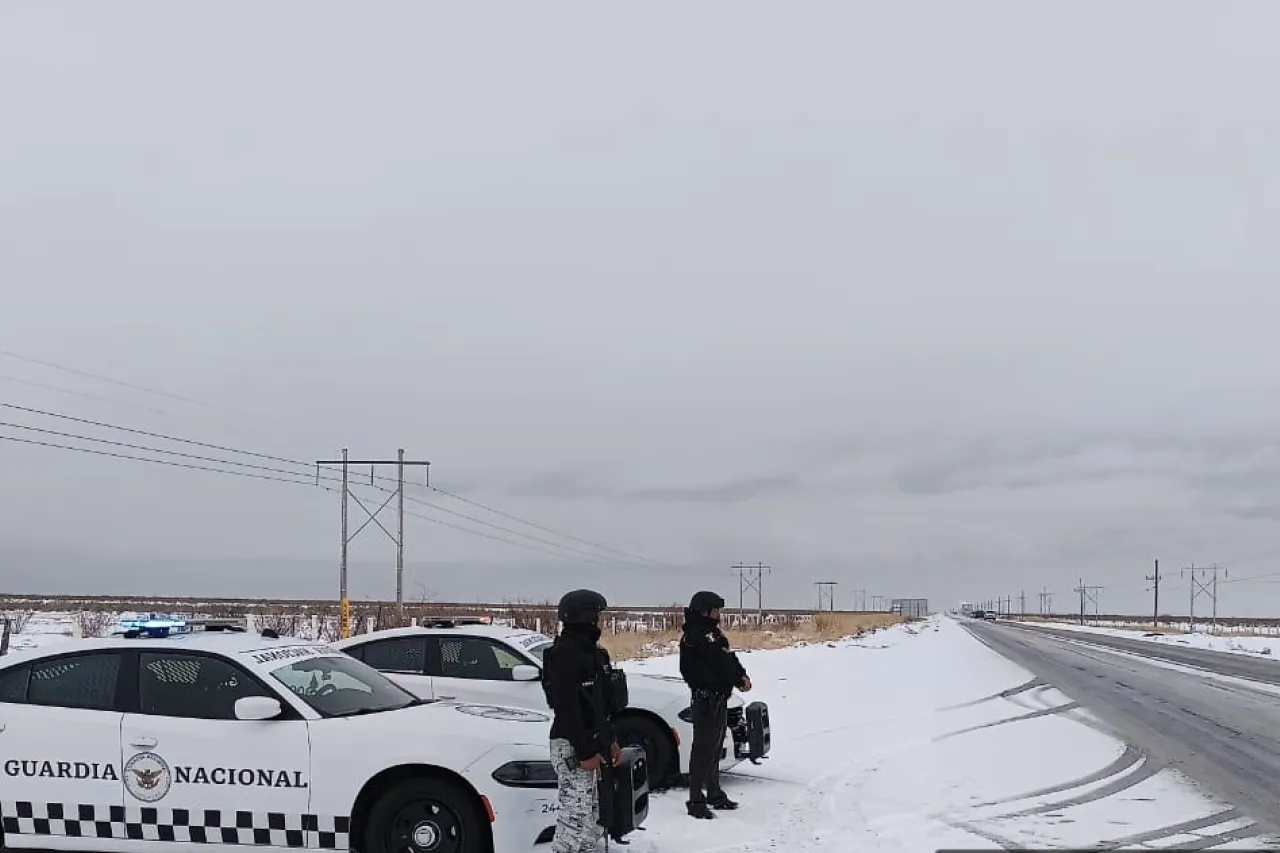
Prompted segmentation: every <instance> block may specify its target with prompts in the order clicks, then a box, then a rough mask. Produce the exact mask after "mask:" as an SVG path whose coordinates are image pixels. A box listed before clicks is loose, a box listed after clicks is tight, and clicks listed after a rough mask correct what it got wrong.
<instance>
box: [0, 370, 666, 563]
mask: <svg viewBox="0 0 1280 853" xmlns="http://www.w3.org/2000/svg"><path fill="white" fill-rule="evenodd" d="M0 354H3V353H0ZM0 407H2V408H7V409H11V410H14V411H19V412H24V413H27V414H33V415H39V416H42V417H50V418H57V419H60V420H65V421H69V422H72V423H79V424H84V425H88V426H95V427H99V428H102V429H112V430H117V431H120V432H126V433H130V434H133V435H141V436H145V437H148V438H155V439H159V440H162V441H171V442H175V443H179V444H186V445H189V446H193V447H203V448H207V449H211V450H217V451H219V452H222V453H231V454H236V455H241V456H248V457H252V458H255V459H263V460H266V461H271V462H279V463H282V464H285V465H295V466H298V467H300V468H308V469H312V468H313V467H322V468H325V470H326V471H331V470H332V469H331V468H328V467H326V465H325V464H317V463H308V462H304V461H302V460H298V459H290V458H288V457H283V456H275V455H272V454H268V453H259V452H256V451H252V450H244V449H242V448H236V447H230V446H227V445H223V444H214V443H211V442H205V441H197V440H194V439H189V438H183V437H181V436H175V435H171V434H168V433H162V432H154V431H151V430H144V429H136V428H134V427H127V426H123V425H121V424H113V423H108V422H105V421H98V420H93V419H90V418H81V417H76V416H74V415H67V414H63V413H60V412H50V411H47V410H44V409H37V408H33V407H30V406H20V405H17V404H15V403H4V402H0ZM0 426H12V427H16V428H18V429H27V430H33V431H38V432H49V433H53V434H58V435H62V436H63V437H68V438H77V439H80V440H84V441H93V442H99V443H104V444H110V445H115V446H121V447H125V448H129V449H136V450H147V451H149V452H153V453H162V454H167V455H174V456H180V457H185V458H192V459H197V460H203V461H214V462H218V463H220V464H225V465H235V466H239V467H246V468H255V469H259V470H264V471H268V472H272V473H282V474H289V475H300V474H301V472H294V471H289V470H287V469H281V468H274V467H270V466H255V465H250V464H249V463H245V462H236V461H233V460H226V459H214V458H212V457H206V456H199V455H196V454H185V453H180V452H178V451H172V450H164V449H161V448H154V447H146V446H143V445H133V444H127V443H124V442H115V441H111V440H109V439H101V438H93V437H90V436H82V435H77V434H74V433H57V432H56V431H52V430H44V429H42V428H39V427H31V426H26V425H23V424H5V423H0ZM27 443H32V442H27ZM72 449H74V448H72ZM335 473H336V472H335ZM315 479H316V480H317V482H318V481H319V480H321V479H325V478H322V477H321V476H320V474H319V472H318V471H317V472H316V474H315ZM370 479H371V480H374V481H377V480H384V481H387V482H393V483H394V482H396V481H395V479H394V478H391V477H374V476H371V477H370ZM329 481H330V482H340V479H339V478H337V477H334V478H332V479H330V480H329ZM428 488H431V490H432V491H436V492H439V493H441V494H443V495H446V496H447V497H451V498H453V499H455V500H459V501H462V502H464V503H468V504H471V505H474V506H477V507H479V508H481V509H484V510H486V511H488V512H492V513H494V514H497V515H502V516H504V517H507V518H511V519H512V520H514V521H517V522H518V523H521V524H525V525H527V526H530V527H535V528H538V529H541V530H545V531H547V532H550V533H553V534H554V535H557V536H561V537H563V538H567V539H572V540H574V541H578V542H583V543H584V544H588V545H591V546H592V547H595V548H597V549H601V550H608V551H611V552H613V553H617V554H621V555H627V552H625V551H621V550H620V549H616V548H610V547H609V546H606V545H601V544H600V543H595V542H591V541H590V540H586V539H581V538H580V537H576V536H572V535H571V534H567V533H564V532H562V531H557V530H555V529H554V528H550V527H547V526H545V525H539V524H537V523H534V522H530V521H528V520H527V519H522V518H520V517H519V516H516V515H513V514H511V513H505V512H502V511H500V510H496V509H494V508H493V507H488V506H485V505H484V504H481V503H480V502H479V501H474V500H470V499H468V498H464V497H462V496H461V495H456V494H454V493H452V492H449V491H446V490H444V489H439V488H436V487H428ZM405 499H406V500H409V501H413V502H414V503H418V504H421V505H423V506H426V507H429V508H431V509H435V510H437V511H439V512H444V513H448V514H450V515H454V516H457V517H459V518H464V519H467V520H468V521H472V522H474V523H476V524H481V525H484V526H486V527H490V528H492V529H495V530H500V531H503V532H506V533H510V534H512V535H514V536H520V537H523V538H527V539H530V540H532V541H535V542H540V543H543V544H546V545H550V546H552V547H554V548H560V549H564V550H566V551H569V552H573V553H579V554H589V553H590V552H586V551H583V550H582V549H579V548H573V547H571V546H568V545H564V544H562V543H559V542H554V541H551V540H548V539H543V538H541V537H538V536H533V535H532V534H528V533H523V532H521V531H518V530H511V529H510V528H507V527H503V526H501V525H497V524H493V523H492V522H487V521H484V520H483V519H478V518H475V517H474V516H471V515H467V514H466V513H460V512H457V511H456V510H450V509H447V508H445V507H441V506H439V505H438V504H433V503H431V502H429V501H424V500H422V499H420V498H415V497H413V496H409V495H406V496H405ZM460 529H463V530H466V529H467V528H460ZM627 556H630V557H631V559H632V561H635V560H640V561H643V562H647V563H651V564H654V565H659V566H667V567H670V568H681V567H679V566H676V565H675V564H671V563H664V562H661V561H658V560H653V559H651V558H647V557H641V556H636V555H627ZM602 564H604V563H602ZM606 565H607V564H606Z"/></svg>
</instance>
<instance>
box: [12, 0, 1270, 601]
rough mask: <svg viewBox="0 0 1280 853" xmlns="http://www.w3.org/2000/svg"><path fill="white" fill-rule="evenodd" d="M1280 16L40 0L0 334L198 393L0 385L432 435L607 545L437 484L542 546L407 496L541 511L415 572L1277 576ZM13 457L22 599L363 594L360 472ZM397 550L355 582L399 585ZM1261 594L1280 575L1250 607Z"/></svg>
mask: <svg viewBox="0 0 1280 853" xmlns="http://www.w3.org/2000/svg"><path fill="white" fill-rule="evenodd" d="M1278 28H1280V7H1276V6H1275V5H1273V4H1264V3H1253V4H1246V3H1167V2H1160V3H1154V2H1132V3H1123V4H1116V3H1107V4H1102V3H1071V4H1066V3H1061V4H1053V5H1048V4H1016V3H964V4H954V3H928V4H913V3H855V2H839V3H835V2H832V3H823V2H813V3H782V2H775V3H758V2H735V3H701V4H697V3H680V4H676V3H666V4H641V5H636V4H632V5H629V6H620V5H617V4H607V5H601V4H585V3H578V4H538V5H536V6H534V5H529V4H516V3H505V4H499V3H468V4H454V5H453V6H452V7H446V6H444V5H440V4H419V3H407V2H400V3H359V4H349V3H348V4H337V3H330V2H307V3H297V2H295V3H275V4H262V3H256V2H228V0H223V2H218V3H203V4H191V3H186V4H169V3H132V2H124V0H121V1H120V2H114V3H111V4H91V3H80V4H71V3H59V2H50V0H9V2H6V3H4V4H3V6H2V7H0V123H2V126H0V281H2V282H3V288H4V290H3V293H4V301H5V308H4V310H3V312H0V348H3V349H4V350H5V351H7V352H11V353H17V354H20V355H23V356H28V357H34V358H38V359H41V360H45V361H50V362H54V363H57V364H60V365H65V366H69V367H74V368H76V369H79V370H83V371H89V372H93V373H97V374H101V375H104V376H108V377H113V378H115V379H118V380H122V381H124V382H128V383H132V384H135V385H141V386H146V387H148V388H155V389H160V390H165V391H168V392H170V393H172V394H177V395H182V396H184V397H189V398H192V399H194V400H198V401H201V403H202V404H203V405H195V404H191V403H186V402H183V401H180V400H177V399H174V398H172V397H163V396H160V395H156V394H148V393H144V392H141V391H138V390H135V389H131V388H128V387H124V386H122V385H113V384H110V383H107V382H103V381H99V380H94V379H90V378H88V377H84V376H79V375H75V374H71V373H67V372H65V371H59V370H55V369H52V368H46V367H42V366H40V365H37V364H34V363H32V362H29V361H23V360H20V359H16V358H12V357H6V356H0V402H6V403H10V404H18V405H23V406H29V407H35V408H40V409H43V410H46V411H53V412H57V413H63V414H71V415H75V416H77V417H85V418H91V419H94V420H99V421H104V422H109V423H113V424H122V425H128V426H131V427H134V428H137V429H144V430H149V431H154V432H161V433H166V434H169V435H175V436H179V437H185V438H189V439H196V440H201V441H206V442H214V443H220V444H226V445H228V446H232V447H235V448H239V449H245V450H252V451H255V452H259V453H267V454H271V455H276V456H281V457H284V458H288V459H298V460H303V461H307V460H314V459H317V458H320V457H334V456H336V455H337V454H338V453H339V452H340V449H341V448H342V447H343V446H347V447H350V448H351V451H352V453H353V454H357V455H361V456H369V455H380V456H387V457H393V456H394V455H395V451H396V448H398V447H404V448H405V449H406V450H407V452H408V454H409V456H410V458H427V459H430V460H431V461H432V463H433V464H432V468H431V472H432V475H431V479H432V483H433V484H434V485H437V486H439V487H441V488H444V489H448V490H449V491H451V492H453V493H455V494H459V495H463V496H466V497H467V498H469V499H471V500H473V501H478V502H480V503H482V504H484V505H486V506H488V507H492V508H495V509H498V510H501V511H502V512H504V513H508V514H510V515H514V516H518V517H520V518H522V519H529V520H533V521H536V522H537V523H539V524H541V525H544V526H546V527H550V528H553V529H555V530H556V531H560V532H563V533H567V534H571V535H572V536H574V537H578V539H576V540H575V539H567V538H563V537H560V536H558V535H555V534H551V533H548V532H546V531H545V530H539V529H536V528H531V527H526V526H522V525H521V524H520V523H518V522H516V521H513V520H512V519H510V518H507V517H504V516H500V515H494V514H491V513H489V512H486V511H485V510H481V509H479V508H477V507H475V506H473V505H470V504H464V503H460V502H458V501H456V500H455V499H453V498H452V497H449V496H446V495H442V494H439V493H433V492H428V491H426V490H423V489H420V488H419V489H415V490H412V491H411V496H412V497H414V498H415V499H417V500H426V501H430V502H431V503H433V504H436V505H437V506H439V507H444V508H445V509H448V510H452V511H454V512H463V513H466V514H468V515H471V516H474V517H475V518H478V519H482V520H483V521H485V522H488V523H489V524H494V525H499V526H500V527H503V528H508V529H509V530H518V531H520V532H521V533H524V534H528V535H530V536H536V537H538V538H539V539H542V540H548V541H550V542H554V543H557V544H555V545H551V544H546V542H538V541H536V540H534V539H530V538H524V537H521V536H517V535H515V534H513V533H510V532H507V531H503V530H499V529H497V528H494V527H484V526H482V525H479V524H477V523H475V522H473V521H471V520H467V519H463V518H460V517H458V516H454V515H447V514H444V513H442V512H441V511H439V510H436V509H431V508H428V507H426V506H423V505H421V504H417V503H411V504H410V508H411V509H412V510H413V511H415V512H421V513H422V514H424V515H431V516H433V517H436V518H438V519H442V520H446V521H449V522H450V523H454V524H458V525H460V526H464V527H468V528H470V529H472V530H477V531H481V532H484V533H487V534H490V535H493V536H498V537H501V538H503V539H506V540H514V541H516V542H521V543H523V544H525V545H528V546H532V547H531V548H530V549H525V548H520V547H516V546H515V545H512V544H509V543H508V542H500V541H495V540H492V539H485V538H481V537H479V536H474V535H470V534H467V533H463V532H461V531H458V530H456V529H452V528H446V527H442V526H440V525H436V524H431V523H429V522H426V521H423V520H420V519H416V518H410V519H409V524H408V555H409V560H410V562H411V566H410V569H409V581H408V584H407V586H408V589H409V593H410V595H411V596H416V595H418V594H420V592H421V591H422V590H427V591H429V592H430V593H431V594H433V595H436V596H438V597H443V598H453V599H468V600H474V599H482V600H483V599H488V600H492V599H505V598H534V599H547V598H554V597H556V596H558V595H559V593H560V592H561V591H563V590H564V589H565V588H566V587H567V586H571V585H572V586H577V585H591V586H595V587H597V588H599V589H601V590H602V591H604V592H605V593H606V594H607V595H609V596H610V597H612V598H614V599H615V600H619V601H625V602H650V601H652V602H660V603H667V602H671V601H675V600H678V599H679V600H683V599H685V598H687V596H688V594H689V593H690V592H692V591H693V589H696V588H698V587H701V586H712V587H713V588H719V589H722V590H724V591H725V592H726V593H727V594H728V596H729V597H730V598H736V592H737V582H736V580H735V576H734V575H733V574H732V573H731V572H730V571H729V569H728V566H729V565H730V564H732V563H734V562H737V561H750V562H754V561H757V560H760V561H763V562H765V563H768V564H771V565H772V566H773V567H774V571H773V573H772V574H771V575H769V576H767V577H766V579H765V598H766V603H776V604H789V605H801V606H803V605H807V604H809V603H810V602H812V601H814V600H815V593H814V587H813V582H814V581H817V580H828V579H829V580H835V581H839V582H840V586H839V587H838V589H837V604H838V605H840V604H848V603H849V602H850V600H851V598H852V591H853V590H855V589H865V590H867V591H868V593H869V594H877V595H885V596H926V597H928V598H930V599H931V601H932V602H933V603H934V604H935V606H942V605H948V604H951V603H952V602H954V601H956V600H958V599H960V598H973V597H984V596H996V595H1013V596H1015V597H1016V596H1017V595H1018V593H1019V591H1020V590H1024V589H1025V590H1026V592H1027V594H1028V596H1029V597H1030V601H1029V604H1028V606H1029V607H1030V608H1033V609H1034V608H1035V606H1036V602H1035V598H1034V593H1035V592H1036V591H1039V590H1040V589H1042V588H1043V587H1047V588H1048V589H1050V590H1052V591H1054V592H1055V598H1054V603H1055V604H1056V605H1058V606H1059V607H1062V606H1063V603H1064V602H1065V600H1066V599H1067V598H1068V596H1069V589H1070V587H1071V586H1073V585H1074V584H1075V582H1076V580H1077V579H1078V578H1081V577H1083V578H1084V580H1085V581H1086V582H1087V583H1090V584H1100V585H1104V586H1105V589H1104V590H1103V592H1102V604H1103V608H1104V609H1107V610H1116V609H1131V610H1142V611H1145V610H1146V608H1147V606H1148V594H1147V593H1146V592H1145V584H1144V582H1143V580H1142V575H1143V574H1145V573H1148V572H1149V571H1150V568H1151V561H1152V559H1155V558H1159V559H1160V560H1161V564H1162V567H1164V569H1165V571H1166V573H1167V574H1168V575H1169V580H1168V589H1169V597H1170V599H1171V601H1170V609H1175V610H1177V609H1180V610H1181V611H1183V612H1185V608H1186V590H1187V585H1186V581H1185V580H1183V581H1181V582H1178V581H1177V579H1176V575H1177V574H1178V572H1177V570H1178V568H1179V567H1181V566H1184V565H1188V564H1189V563H1191V562H1192V561H1194V562H1196V563H1212V562H1214V561H1217V562H1219V563H1221V564H1224V565H1227V566H1228V567H1229V571H1230V573H1231V574H1230V576H1229V577H1249V576H1254V575H1264V574H1267V573H1270V572H1277V573H1280V535H1277V534H1278V531H1280V430H1277V427H1278V426H1280V411H1278V409H1280V395H1278V394H1277V392H1278V391H1280V342H1278V341H1277V335H1276V333H1275V327H1276V323H1277V317H1280V288H1277V286H1276V280H1277V272H1278V271H1280V263H1278V260H1277V258H1278V252H1280V250H1278V249H1277V248H1276V244H1275V243H1274V238H1275V234H1276V231H1277V228H1276V226H1277V224H1278V220H1280V211H1278V208H1277V198H1278V196H1277V190H1278V189H1280V168H1278V167H1280V163H1278V162H1277V160H1278V157H1280V155H1277V152H1278V151H1280V138H1278V136H1280V135H1278V134H1277V130H1278V129H1280V118H1278V116H1280V113H1277V111H1276V104H1277V97H1276V96H1277V94H1278V92H1277V90H1278V88H1280V67H1278V66H1280V56H1278V55H1277V54H1276V51H1275V40H1274V37H1275V33H1276V32H1277V30H1278ZM31 383H40V384H42V385H53V386H57V387H58V388H60V389H65V390H59V391H54V390H50V389H48V388H43V387H36V386H35V385H33V384H31ZM71 392H73V393H71ZM0 420H3V421H4V422H7V423H22V424H27V425H29V426H37V427H40V428H45V429H54V430H61V431H70V432H77V433H79V434H82V435H91V436H96V437H106V438H114V439H116V440H122V441H127V442H130V443H137V444H149V445H151V446H155V447H165V448H169V449H175V450H179V451H183V452H189V453H198V454H210V455H215V456H216V455H220V456H222V457H223V458H234V459H238V460H240V461H244V462H251V463H255V462H256V464H263V465H267V466H273V465H277V464H278V463H271V462H265V461H262V460H256V461H255V460H254V459H251V458H249V457H242V456H238V457H230V456H227V454H216V453H213V452H211V451H202V450H200V449H199V448H193V447H191V446H178V445H173V444H164V443H161V442H159V441H158V440H155V439H149V438H145V437H139V436H136V435H135V436H132V437H130V436H127V435H119V434H116V435H112V434H111V433H110V432H109V431H106V430H103V429H100V428H95V427H87V426H84V425H76V424H72V423H70V422H66V421H58V420H56V419H52V418H48V417H45V416H37V415H33V414H30V413H22V412H18V411H14V410H6V409H0ZM0 435H6V436H13V437H22V438H28V439H35V440H44V441H52V442H59V443H63V444H73V445H77V446H86V447H87V446H92V445H90V444H88V443H86V442H83V441H79V440H69V439H61V438H57V437H50V436H48V435H44V436H41V435H40V434H37V433H32V432H31V431H29V430H27V431H24V430H20V429H17V428H14V427H0ZM97 447H98V449H105V450H111V451H113V452H121V453H135V454H139V455H148V454H144V453H140V452H139V451H135V450H122V449H120V448H111V447H107V446H104V445H98V446H97ZM170 458H171V459H174V460H176V459H177V457H170ZM187 461H190V460H187ZM0 463H2V464H3V477H2V478H0V500H2V501H3V506H4V507H5V510H4V512H3V514H0V554H2V555H3V559H4V562H3V563H2V564H0V565H3V569H2V572H3V581H2V582H0V587H3V588H5V589H12V590H21V591H27V590H42V591H49V592H113V591H114V592H170V593H185V592H190V593H192V594H212V593H222V594H244V595H264V596H265V595H328V594H336V560H337V551H338V539H339V535H338V499H337V496H336V495H334V494H332V493H330V492H325V491H322V490H317V489H314V488H312V487H307V486H303V485H296V484H295V485H287V484H281V483H273V482H264V481H256V480H249V479H242V478H235V477H230V476H222V475H217V474H212V473H207V472H199V471H189V470H180V469H176V468H167V467H160V466H155V465H147V464H144V463H140V462H134V461H127V460H120V459H111V458H102V457H93V456H89V455H87V454H81V453H74V452H70V451H63V450H57V449H51V448H42V447H36V446H31V445H22V444H16V443H13V442H0ZM194 464H209V463H194ZM296 470H300V471H303V472H304V473H303V478H304V479H305V477H306V469H305V468H298V469H296ZM384 473H390V472H389V471H388V472H384ZM366 474H367V472H366ZM363 494H364V496H365V499H366V500H368V499H369V498H371V497H375V496H374V495H373V494H372V493H369V492H367V491H366V492H365V493H363ZM353 513H354V514H353V516H352V518H353V520H358V519H359V514H358V513H359V510H356V509H353ZM392 529H393V530H394V528H392ZM375 536H382V534H381V533H378V532H377V531H376V529H374V528H372V527H370V528H368V529H366V530H365V532H363V533H361V534H360V537H359V538H357V539H356V540H355V542H353V544H352V559H353V561H355V560H361V561H367V562H368V564H367V565H366V564H361V565H359V566H357V567H355V568H354V569H353V572H352V592H353V595H354V596H355V597H356V598H361V597H366V596H373V597H377V596H390V595H391V594H392V593H393V590H394V586H393V574H392V571H391V553H392V552H391V549H390V547H389V545H388V544H387V543H386V541H385V537H383V541H381V542H380V541H379V540H378V539H377V538H375ZM578 540H590V541H591V542H593V543H599V544H602V545H605V546H608V547H610V548H613V549H617V550H618V551H623V552H626V553H627V554H629V555H633V556H631V557H626V558H622V557H619V555H617V554H616V553H613V552H608V551H601V550H598V549H596V548H595V547H594V546H589V545H586V544H583V542H581V541H578ZM561 546H567V547H568V548H571V549H576V550H574V551H565V550H564V549H563V548H562V547H561ZM532 548H542V549H545V550H548V551H551V552H553V553H555V554H559V555H560V556H552V554H548V553H544V552H541V551H537V550H532ZM583 551H586V552H590V553H591V554H593V555H594V556H593V557H591V558H586V557H585V555H584V554H583V553H582V552H583ZM634 555H638V556H639V557H643V558H647V559H648V560H649V561H662V562H663V563H664V565H662V566H659V565H656V564H655V563H654V562H645V561H638V560H637V559H636V557H635V556H634ZM577 558H583V559H582V560H581V561H580V560H578V559H577ZM613 558H617V560H616V561H615V560H614V559H613ZM588 559H591V560H600V561H602V562H588V561H587V560H588ZM213 567H216V568H213ZM1277 577H1278V578H1280V575H1278V576H1277ZM1205 606H1207V605H1205ZM1277 606H1280V586H1276V585H1275V584H1273V583H1268V582H1266V581H1265V580H1264V581H1260V582H1247V583H1245V582H1242V583H1238V584H1233V585H1231V586H1227V587H1224V588H1223V592H1222V596H1221V601H1220V605H1219V609H1220V612H1238V613H1263V612H1274V610H1275V608H1276V607H1277Z"/></svg>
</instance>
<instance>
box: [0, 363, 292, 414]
mask: <svg viewBox="0 0 1280 853" xmlns="http://www.w3.org/2000/svg"><path fill="white" fill-rule="evenodd" d="M0 356H5V357H6V358H12V359H17V360H18V361H25V362H27V363H29V364H38V365H40V366H41V367H48V368H52V369H54V370H61V371H63V372H64V373H70V374H73V375H75V376H83V377H85V378H86V379H95V380H97V381H99V382H106V383H108V384H111V385H118V386H119V387H121V388H129V389H131V390H133V391H142V392H144V393H146V394H155V395H157V396H160V397H168V398H169V399H171V400H179V401H181V402H183V403H190V404H191V405H193V406H200V407H202V408H206V409H221V410H222V411H224V412H229V413H232V414H236V415H239V416H240V417H246V418H253V419H254V420H274V419H273V418H266V417H263V416H262V415H255V414H253V413H252V412H244V411H241V410H239V409H233V408H231V407H230V406H223V405H219V404H216V403H208V402H205V401H204V400H197V399H196V398H194V397H188V396H186V395H185V394H175V393H173V392H172V391H162V390H160V389H158V388H148V387H147V386H146V385H138V384H136V383H133V382H126V381H124V380H123V379H113V378H112V377H110V376H103V375H102V374H100V373H90V372H89V371H87V370H81V369H79V368H77V367H68V366H67V365H65V364H57V363H55V362H52V361H45V360H43V359H39V358H33V357H31V356H29V355H22V354H21V353H16V352H11V351H9V350H0Z"/></svg>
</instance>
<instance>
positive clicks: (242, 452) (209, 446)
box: [0, 403, 312, 470]
mask: <svg viewBox="0 0 1280 853" xmlns="http://www.w3.org/2000/svg"><path fill="white" fill-rule="evenodd" d="M0 408H5V409H13V410H14V411H18V412H26V413H27V414H31V415H41V416H43V417H46V418H58V419H59V420H64V421H71V422H72V423H77V424H85V425H87V426H96V427H101V428H103V429H114V430H118V431H119V432H127V433H132V434H133V435H143V436H146V437H147V438H158V439H161V440H163V441H172V442H176V443H178V444H189V445H192V446H193V447H204V448H207V449H209V450H219V451H221V452H223V453H235V454H238V455H240V456H252V457H254V458H255V459H266V460H267V461H269V462H283V463H285V464H287V465H297V466H299V467H302V468H306V469H308V470H310V469H311V467H312V465H311V463H309V462H303V461H301V460H298V459H286V458H285V457H283V456H271V455H269V454H266V453H255V452H254V451H252V450H241V449H239V448H235V447H227V446H226V445H222V444H210V443H208V442H205V441H195V440H194V439H190V438H180V437H179V436H176V435H168V434H167V433H163V432H151V431H149V430H145V429H134V428H133V427H127V426H121V425H120V424H112V423H106V422H105V421H95V420H90V419H89V418H78V417H75V416H74V415H64V414H62V413H60V412H47V411H45V410H43V409H33V408H31V407H29V406H19V405H17V404H16V403H0Z"/></svg>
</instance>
